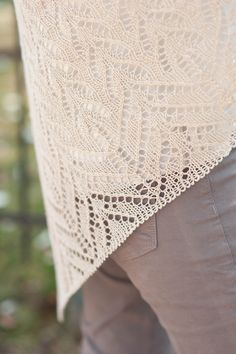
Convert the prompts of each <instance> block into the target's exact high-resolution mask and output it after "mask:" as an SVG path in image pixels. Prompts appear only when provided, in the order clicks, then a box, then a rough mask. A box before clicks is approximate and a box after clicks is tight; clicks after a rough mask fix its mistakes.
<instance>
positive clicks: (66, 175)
mask: <svg viewBox="0 0 236 354" xmlns="http://www.w3.org/2000/svg"><path fill="white" fill-rule="evenodd" d="M14 5H15V10H16V16H17V23H18V31H19V37H20V45H21V51H22V59H23V64H24V75H25V81H26V88H27V93H28V99H29V109H30V117H31V120H32V132H33V137H34V143H35V151H36V157H37V163H38V170H39V177H40V182H41V187H42V193H43V200H44V205H45V214H46V218H47V225H48V231H49V235H50V241H51V246H52V252H53V258H54V264H55V271H56V281H57V319H58V321H61V322H62V321H64V318H65V311H64V310H65V307H66V305H67V303H68V300H69V299H70V297H71V295H72V294H74V293H75V291H77V290H78V289H79V288H80V287H81V286H82V284H83V283H84V282H85V281H86V280H87V279H88V277H90V276H91V275H92V274H93V273H94V272H95V271H96V269H97V268H98V267H99V266H100V265H101V264H102V263H103V261H104V260H105V259H106V258H107V257H108V256H109V255H110V254H111V253H112V252H113V251H114V250H116V249H117V247H119V245H120V244H121V243H122V242H124V241H125V240H126V239H127V237H128V236H129V235H131V233H132V232H133V231H134V229H136V228H137V227H138V226H139V225H140V224H142V223H144V221H145V220H147V219H148V218H149V217H151V216H152V215H153V214H154V213H155V212H158V210H159V209H161V208H162V207H164V206H165V205H166V203H169V202H171V201H172V200H173V199H174V198H176V197H177V196H179V195H180V193H182V192H184V191H185V190H186V189H187V188H189V187H191V185H193V184H194V183H196V182H197V181H198V180H199V179H200V178H202V177H204V176H205V175H206V174H207V173H209V171H210V170H211V169H212V168H213V167H214V166H216V165H217V164H218V163H219V162H220V161H221V160H222V159H223V158H224V157H225V156H226V155H228V154H229V153H230V151H231V149H232V148H233V147H236V0H229V1H228V0H225V1H224V0H191V1H189V0H63V1H62V0H15V1H14Z"/></svg>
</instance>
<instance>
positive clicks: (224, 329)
mask: <svg viewBox="0 0 236 354" xmlns="http://www.w3.org/2000/svg"><path fill="white" fill-rule="evenodd" d="M82 299H83V310H82V318H81V331H82V335H83V337H82V342H81V350H80V353H81V354H235V353H236V148H233V149H232V150H231V152H230V154H229V155H228V156H226V157H225V158H224V159H223V160H222V161H221V162H220V163H219V164H218V165H217V166H216V167H214V168H213V169H212V170H211V172H210V173H209V174H208V175H206V176H205V177H204V178H202V179H200V180H199V181H198V182H196V183H195V185H193V186H191V187H190V188H188V189H187V190H186V191H185V192H183V193H182V194H181V195H179V196H178V197H177V198H176V199H175V200H173V201H172V202H171V203H168V204H167V205H166V206H165V207H163V208H162V209H161V210H159V211H158V212H157V213H156V214H154V215H153V216H152V217H151V218H149V219H148V220H147V221H145V222H144V223H143V224H142V225H140V226H139V227H138V228H137V229H136V230H135V231H134V232H133V234H132V235H130V236H129V237H128V239H127V240H126V241H125V242H124V243H123V244H122V245H121V246H120V247H119V248H118V249H117V250H116V251H115V252H113V254H112V255H111V256H110V257H109V258H108V259H107V260H106V261H105V262H104V263H103V264H102V265H101V267H100V268H99V269H98V270H97V271H96V273H94V275H92V276H91V277H90V278H89V279H88V280H87V281H86V282H85V283H84V285H83V287H82Z"/></svg>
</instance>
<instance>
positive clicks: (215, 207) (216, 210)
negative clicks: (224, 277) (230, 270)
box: [206, 173, 236, 265]
mask: <svg viewBox="0 0 236 354" xmlns="http://www.w3.org/2000/svg"><path fill="white" fill-rule="evenodd" d="M206 177H207V182H208V186H209V189H210V193H209V194H210V195H209V197H210V199H211V203H212V207H213V210H214V212H215V215H216V216H217V218H218V221H219V226H220V228H221V230H222V233H223V239H224V242H225V245H226V247H227V248H228V250H229V252H230V256H231V260H232V262H233V263H234V265H236V262H235V259H234V255H233V253H232V250H231V247H230V244H229V240H228V237H227V234H226V232H225V229H224V226H223V224H222V220H221V216H220V213H219V211H218V209H217V206H216V202H215V198H214V195H213V188H212V181H211V177H210V176H209V173H208V174H207V175H206Z"/></svg>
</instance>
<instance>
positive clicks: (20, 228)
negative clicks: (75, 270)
mask: <svg viewBox="0 0 236 354" xmlns="http://www.w3.org/2000/svg"><path fill="white" fill-rule="evenodd" d="M28 114H29V112H28V107H27V97H26V92H25V86H24V77H23V69H22V62H21V54H20V48H19V42H18V33H17V25H16V20H15V12H14V7H13V3H12V1H10V0H0V282H1V283H0V284H1V286H0V354H59V353H60V354H64V353H70V354H75V353H79V351H78V349H77V348H78V347H79V343H80V338H81V336H80V331H79V318H80V311H81V306H82V299H81V294H80V290H79V291H78V292H77V293H76V294H75V295H74V296H73V297H72V298H71V300H70V302H69V304H68V306H67V309H66V320H65V322H64V323H58V322H57V320H56V284H55V273H54V265H53V261H52V252H51V246H50V243H49V237H48V232H47V227H46V221H45V215H44V206H43V201H42V195H41V188H40V183H39V179H38V171H37V165H36V158H35V152H34V146H33V138H32V134H31V125H30V119H29V115H28Z"/></svg>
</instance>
